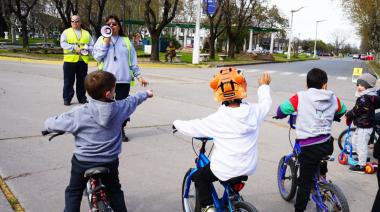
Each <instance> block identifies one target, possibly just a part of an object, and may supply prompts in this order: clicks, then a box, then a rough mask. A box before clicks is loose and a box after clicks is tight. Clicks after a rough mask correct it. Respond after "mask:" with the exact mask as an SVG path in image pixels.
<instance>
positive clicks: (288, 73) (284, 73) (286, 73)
mask: <svg viewBox="0 0 380 212" xmlns="http://www.w3.org/2000/svg"><path fill="white" fill-rule="evenodd" d="M291 74H294V73H293V72H288V71H286V72H282V73H280V75H291Z"/></svg>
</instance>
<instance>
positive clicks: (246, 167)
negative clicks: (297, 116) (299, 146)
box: [173, 85, 272, 181]
mask: <svg viewBox="0 0 380 212" xmlns="http://www.w3.org/2000/svg"><path fill="white" fill-rule="evenodd" d="M257 93H258V100H259V101H258V103H257V104H252V103H247V102H243V103H242V104H240V107H236V108H232V107H226V106H224V105H222V106H220V107H219V109H218V111H216V112H215V113H213V114H211V115H209V116H207V117H205V118H203V119H194V120H190V121H180V120H176V121H174V123H173V124H174V126H175V127H176V128H177V130H178V131H179V132H180V133H183V134H185V135H188V136H193V137H212V138H213V139H214V140H213V141H214V143H215V146H214V150H213V153H212V156H211V163H210V168H211V171H212V172H213V173H214V175H215V176H216V177H217V178H218V179H219V180H222V181H226V180H228V179H231V178H233V177H237V176H241V175H252V174H253V173H254V172H255V170H256V166H257V161H258V153H257V139H258V137H259V129H260V125H261V123H262V122H263V120H264V118H265V116H266V115H267V114H268V112H269V110H270V107H271V105H272V99H271V96H270V87H269V86H268V85H262V86H260V87H259V89H258V91H257Z"/></svg>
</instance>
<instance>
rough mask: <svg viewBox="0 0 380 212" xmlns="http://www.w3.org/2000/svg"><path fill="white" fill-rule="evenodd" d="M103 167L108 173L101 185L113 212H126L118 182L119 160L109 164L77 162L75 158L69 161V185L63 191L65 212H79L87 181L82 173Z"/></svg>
mask: <svg viewBox="0 0 380 212" xmlns="http://www.w3.org/2000/svg"><path fill="white" fill-rule="evenodd" d="M97 166H103V167H107V168H108V169H109V170H110V173H109V174H108V175H106V176H104V177H102V183H103V184H104V185H105V186H106V188H107V196H108V197H109V199H110V204H111V207H112V209H113V210H114V211H115V212H126V211H127V207H126V205H125V201H124V193H123V191H122V190H121V185H120V182H119V171H118V167H119V159H117V160H114V161H112V162H109V163H95V162H86V161H79V160H77V158H76V157H75V156H73V157H72V159H71V177H70V183H69V185H68V186H67V188H66V190H65V210H64V211H65V212H80V203H81V201H82V195H83V190H84V189H85V187H86V183H87V179H86V178H84V172H85V171H86V170H87V169H89V168H93V167H97Z"/></svg>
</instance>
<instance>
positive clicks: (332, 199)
mask: <svg viewBox="0 0 380 212" xmlns="http://www.w3.org/2000/svg"><path fill="white" fill-rule="evenodd" d="M294 121H295V116H294V115H291V116H290V118H289V125H290V128H289V142H290V143H291V145H292V142H291V139H290V131H291V129H295V125H294V124H293V123H294ZM292 147H293V152H292V153H290V154H288V155H285V156H283V157H282V158H281V160H280V162H279V164H278V169H277V183H278V189H279V191H280V195H281V197H282V198H283V199H284V200H286V201H290V200H292V199H293V198H294V196H295V194H296V191H297V177H298V171H299V170H298V169H299V163H298V155H299V154H300V153H301V147H300V145H299V144H298V143H297V142H295V144H294V146H293V145H292ZM328 161H334V158H333V157H330V156H327V157H325V158H323V159H322V160H321V164H322V163H327V162H328ZM325 165H327V164H325ZM311 198H312V200H313V201H314V203H315V204H316V207H317V211H323V212H325V211H326V212H327V211H342V212H348V211H350V208H349V206H348V202H347V199H346V197H345V196H344V194H343V192H342V191H341V189H340V188H339V187H338V186H337V185H335V184H333V183H332V182H331V180H328V181H327V180H326V176H323V177H322V176H321V175H320V169H318V170H317V172H316V174H315V177H314V186H313V187H312V190H311Z"/></svg>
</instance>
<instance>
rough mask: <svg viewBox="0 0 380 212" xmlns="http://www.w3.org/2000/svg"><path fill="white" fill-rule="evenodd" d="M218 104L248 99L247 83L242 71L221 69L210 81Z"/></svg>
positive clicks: (231, 68)
mask: <svg viewBox="0 0 380 212" xmlns="http://www.w3.org/2000/svg"><path fill="white" fill-rule="evenodd" d="M210 87H211V88H212V90H213V91H214V97H215V100H216V101H217V102H222V103H223V102H229V101H232V100H235V99H238V100H241V99H244V98H245V97H247V82H246V81H245V77H244V75H243V73H242V72H241V71H240V70H237V69H236V68H233V67H230V68H225V69H221V70H220V71H218V73H216V74H215V75H214V77H213V78H212V79H211V81H210Z"/></svg>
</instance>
